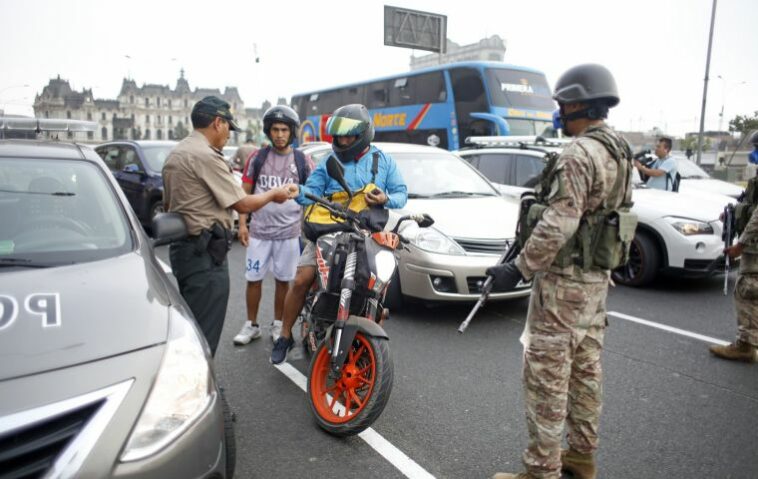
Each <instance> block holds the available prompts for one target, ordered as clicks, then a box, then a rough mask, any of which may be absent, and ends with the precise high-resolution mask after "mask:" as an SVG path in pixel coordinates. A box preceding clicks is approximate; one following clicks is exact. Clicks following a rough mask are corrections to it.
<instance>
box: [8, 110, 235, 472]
mask: <svg viewBox="0 0 758 479" xmlns="http://www.w3.org/2000/svg"><path fill="white" fill-rule="evenodd" d="M43 121H44V120H40V126H43V125H42V122H43ZM4 122H5V120H4V119H2V118H0V129H2V128H4ZM78 123H82V122H78ZM72 124H73V126H76V125H77V123H76V122H72ZM11 126H15V125H11ZM80 126H81V125H80ZM94 126H96V125H94V124H93V127H94ZM38 128H39V127H38ZM64 131H71V130H70V129H69V130H64ZM177 220H178V219H177V218H173V217H172V215H170V214H165V215H160V216H159V217H158V218H156V220H155V225H154V228H153V229H154V235H155V239H154V240H151V239H150V238H148V237H147V235H146V234H145V233H144V231H143V228H141V227H140V225H139V222H138V221H137V218H136V217H135V215H134V213H133V212H132V209H131V208H129V206H128V204H127V202H126V199H125V196H124V194H123V193H122V191H121V190H120V188H119V187H118V185H117V184H116V182H115V181H114V178H113V176H112V175H111V174H110V173H109V172H108V170H107V169H106V167H105V165H104V164H103V162H102V160H101V159H100V157H98V155H97V154H96V153H95V152H94V151H93V150H92V149H91V148H89V147H87V146H84V145H78V144H75V143H68V142H61V141H37V140H0V351H1V352H2V358H3V360H2V361H0V398H2V400H0V476H2V477H56V478H63V477H83V478H89V477H98V478H100V477H102V478H105V477H120V478H135V479H136V478H164V477H206V478H208V477H213V478H230V477H232V476H233V474H234V464H235V447H234V432H233V424H232V421H231V415H230V414H229V410H228V408H227V406H226V403H225V400H224V397H223V392H222V390H221V389H220V388H219V387H218V385H217V382H216V376H215V373H214V370H213V362H212V360H211V355H210V350H209V348H208V345H207V343H206V342H205V339H204V337H203V335H202V333H201V332H200V330H199V327H198V326H197V324H196V322H195V319H194V318H193V316H192V313H191V312H190V310H189V307H188V306H187V305H186V303H185V302H184V300H183V299H182V297H181V296H180V295H179V292H178V291H177V289H176V286H175V285H174V284H173V282H172V281H171V280H170V278H169V277H168V276H167V275H166V273H165V272H164V266H163V265H162V264H161V263H160V262H159V260H158V259H157V258H156V256H155V255H154V249H153V247H154V245H156V244H161V243H166V242H169V241H171V240H178V239H181V238H183V237H185V236H186V234H187V231H186V227H185V226H184V223H183V222H182V221H180V220H179V221H177Z"/></svg>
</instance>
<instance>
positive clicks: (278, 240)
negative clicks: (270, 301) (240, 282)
mask: <svg viewBox="0 0 758 479" xmlns="http://www.w3.org/2000/svg"><path fill="white" fill-rule="evenodd" d="M299 127H300V118H299V117H298V115H297V113H295V111H294V110H293V109H292V108H290V107H288V106H286V105H276V106H273V107H271V108H269V109H268V110H266V112H265V113H264V114H263V132H264V133H265V134H266V136H267V137H268V139H269V141H271V146H267V147H263V148H261V149H260V150H258V151H257V152H256V153H254V154H253V155H252V156H251V157H250V159H249V160H248V162H247V165H246V167H245V168H244V171H243V176H242V188H243V189H244V190H245V191H247V192H248V193H252V192H257V193H264V192H266V191H268V190H270V189H275V188H278V187H280V186H285V185H302V184H304V183H305V180H306V179H307V178H308V175H309V174H310V171H311V169H312V166H311V165H312V163H311V161H310V159H308V158H306V157H305V155H304V154H303V153H302V152H300V151H299V150H297V149H295V148H293V147H292V143H293V141H294V140H295V138H296V137H297V133H298V128H299ZM269 206H270V205H267V206H266V207H263V208H261V209H260V210H258V211H255V212H253V214H252V215H251V217H250V226H249V227H248V225H247V215H245V214H240V219H239V233H238V237H239V240H240V243H242V245H243V246H246V247H247V256H246V259H245V278H246V279H247V289H246V294H245V300H246V303H247V321H245V324H244V325H243V326H242V329H241V330H240V332H239V334H237V335H236V336H235V337H234V344H237V345H245V344H248V343H249V342H250V341H252V340H253V339H257V338H260V337H261V328H260V325H259V324H258V306H259V305H260V301H261V285H262V282H263V278H264V277H265V276H266V274H267V273H268V272H269V271H271V272H273V275H274V280H275V284H276V287H275V290H274V318H273V323H272V326H271V337H272V339H273V340H274V341H276V340H277V339H278V338H279V334H280V333H281V329H282V310H283V309H284V298H285V296H286V295H287V290H288V289H289V282H290V281H292V280H293V279H295V272H296V270H297V263H298V259H299V258H300V229H301V219H302V207H301V206H300V205H298V204H297V203H295V202H294V201H287V202H285V203H282V204H277V205H276V206H275V207H269ZM271 206H273V205H271Z"/></svg>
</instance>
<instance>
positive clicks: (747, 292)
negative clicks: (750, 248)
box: [734, 273, 758, 348]
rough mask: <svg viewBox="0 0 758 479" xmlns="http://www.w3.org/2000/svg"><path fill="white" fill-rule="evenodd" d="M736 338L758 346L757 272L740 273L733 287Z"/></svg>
mask: <svg viewBox="0 0 758 479" xmlns="http://www.w3.org/2000/svg"><path fill="white" fill-rule="evenodd" d="M734 308H735V309H736V310H737V339H739V340H741V341H744V342H746V343H748V344H750V345H751V346H753V347H756V348H758V274H744V273H741V274H740V275H739V277H737V284H736V286H735V287H734Z"/></svg>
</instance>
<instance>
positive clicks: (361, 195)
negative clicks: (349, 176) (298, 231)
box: [303, 183, 376, 242]
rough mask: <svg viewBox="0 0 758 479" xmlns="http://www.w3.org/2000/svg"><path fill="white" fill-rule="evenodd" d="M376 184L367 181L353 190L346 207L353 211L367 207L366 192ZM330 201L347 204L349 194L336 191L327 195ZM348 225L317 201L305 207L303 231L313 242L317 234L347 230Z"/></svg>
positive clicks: (348, 228)
mask: <svg viewBox="0 0 758 479" xmlns="http://www.w3.org/2000/svg"><path fill="white" fill-rule="evenodd" d="M374 188H376V185H375V184H373V183H369V184H367V185H366V186H364V187H363V188H361V189H360V190H358V191H355V192H353V199H352V200H351V201H350V204H349V205H348V206H347V208H348V209H349V210H351V211H354V212H355V213H360V212H361V211H363V210H365V209H367V208H368V207H369V205H368V203H367V202H366V192H367V191H372V190H373V189H374ZM327 199H328V200H329V201H331V202H332V203H337V204H339V205H342V206H345V205H347V202H348V199H349V196H348V194H347V192H345V191H337V192H336V193H332V194H331V195H330V196H328V197H327ZM349 230H350V226H349V225H346V224H345V221H344V220H343V219H342V218H337V217H334V216H332V214H331V213H330V212H329V210H327V209H326V208H324V207H323V206H321V205H320V204H318V203H313V204H312V205H309V206H308V207H307V208H306V209H305V219H304V221H303V233H305V237H306V238H308V239H309V240H311V241H313V242H315V241H316V240H317V239H318V237H319V236H321V235H325V234H328V233H335V232H337V231H349Z"/></svg>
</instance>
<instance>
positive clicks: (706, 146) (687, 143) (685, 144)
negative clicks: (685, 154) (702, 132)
mask: <svg viewBox="0 0 758 479" xmlns="http://www.w3.org/2000/svg"><path fill="white" fill-rule="evenodd" d="M680 144H681V147H680V148H681V149H682V150H692V151H695V150H697V135H689V136H686V137H685V138H684V139H683V140H682V141H681V142H680ZM710 149H711V139H710V138H708V137H707V136H706V137H704V138H703V151H708V150H710Z"/></svg>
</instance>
